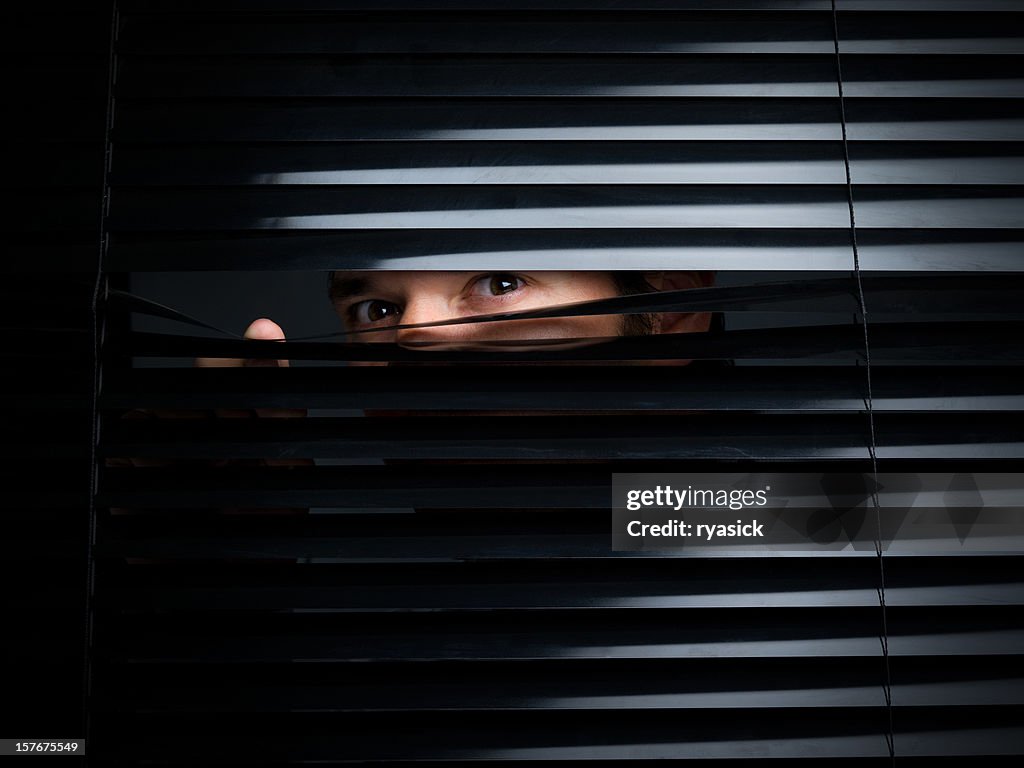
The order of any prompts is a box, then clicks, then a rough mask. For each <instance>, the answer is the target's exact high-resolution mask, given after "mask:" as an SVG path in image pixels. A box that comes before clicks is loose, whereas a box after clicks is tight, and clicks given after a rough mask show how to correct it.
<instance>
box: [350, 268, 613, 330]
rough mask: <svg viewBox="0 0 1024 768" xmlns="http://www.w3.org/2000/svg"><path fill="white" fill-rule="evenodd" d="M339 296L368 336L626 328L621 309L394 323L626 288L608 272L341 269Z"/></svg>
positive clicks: (353, 326) (586, 297)
mask: <svg viewBox="0 0 1024 768" xmlns="http://www.w3.org/2000/svg"><path fill="white" fill-rule="evenodd" d="M331 295H332V301H333V303H334V308H335V311H336V312H337V313H338V316H339V317H340V318H341V322H342V325H343V326H344V327H345V329H346V330H348V331H364V330H368V329H375V328H380V329H384V330H381V331H379V332H374V333H367V334H365V335H363V336H361V337H360V340H362V341H386V342H395V343H399V344H405V343H410V342H427V341H497V340H516V339H552V338H585V337H608V336H618V335H620V333H621V329H622V320H621V318H620V317H618V316H616V315H593V316H586V317H558V318H547V319H534V320H502V321H497V322H488V323H465V324H461V325H448V326H441V327H434V328H404V329H401V330H397V331H393V330H387V329H388V328H390V327H391V326H395V325H398V324H399V323H401V324H402V325H410V324H419V323H435V322H440V321H444V320H455V319H459V318H464V317H469V316H471V315H489V314H494V313H499V312H514V311H519V310H526V309H539V308H542V307H550V306H553V305H557V304H570V303H573V302H580V301H591V300H595V299H603V298H610V297H612V296H617V295H618V289H617V287H616V284H615V281H614V280H613V279H612V276H611V274H610V273H608V272H425V271H424V272H411V271H410V272H386V271H376V272H337V273H335V275H334V281H333V284H332V290H331Z"/></svg>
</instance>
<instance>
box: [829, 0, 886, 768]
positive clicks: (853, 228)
mask: <svg viewBox="0 0 1024 768" xmlns="http://www.w3.org/2000/svg"><path fill="white" fill-rule="evenodd" d="M832 43H833V46H834V49H835V58H836V85H837V86H838V89H839V123H840V127H841V129H842V138H843V166H844V168H845V170H846V204H847V207H848V208H849V211H850V242H851V245H852V247H853V274H854V279H855V280H856V283H857V304H858V307H859V310H860V316H861V326H862V327H863V329H864V367H865V371H866V377H865V378H866V384H867V393H866V394H867V399H866V400H865V409H866V410H867V415H868V434H869V441H868V454H869V455H870V457H871V475H872V484H873V487H872V488H871V500H872V503H873V505H874V508H875V555H876V557H877V558H878V605H879V607H880V608H881V612H882V635H881V637H880V638H879V640H880V641H881V646H882V659H883V663H884V665H885V682H884V685H883V693H884V695H885V707H886V712H887V714H888V719H889V733H888V734H886V737H885V743H886V746H887V747H888V749H889V759H890V760H891V761H892V764H893V765H895V764H896V744H895V739H896V734H895V729H894V727H893V712H892V669H891V665H890V663H889V627H888V622H887V620H886V613H887V611H886V606H885V558H884V557H883V556H882V541H881V538H882V512H881V509H880V505H879V502H878V453H877V450H876V441H875V415H874V410H873V407H872V391H871V346H870V344H869V343H868V310H867V302H866V301H865V300H864V286H863V283H862V282H861V273H860V252H859V251H858V249H857V218H856V215H855V212H854V205H853V175H852V173H851V172H850V146H849V142H848V140H847V133H846V100H845V97H844V95H843V68H842V63H841V61H840V55H839V15H838V12H837V10H836V0H832Z"/></svg>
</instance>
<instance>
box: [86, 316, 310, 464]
mask: <svg viewBox="0 0 1024 768" xmlns="http://www.w3.org/2000/svg"><path fill="white" fill-rule="evenodd" d="M245 338H246V339H259V340H263V341H284V338H285V335H284V331H283V330H282V329H281V326H279V325H278V324H277V323H275V322H274V321H273V320H269V319H267V318H265V317H263V318H260V319H258V320H254V321H253V322H252V323H250V324H249V327H248V328H246V329H245ZM193 365H194V366H195V367H197V368H262V367H269V368H287V367H288V365H289V364H288V361H287V360H262V359H259V360H257V359H253V360H250V359H245V358H214V357H197V358H196V359H195V361H194V363H193ZM210 413H211V412H210V411H200V410H174V409H137V410H134V411H129V412H128V413H126V414H124V416H123V417H122V418H125V419H204V418H209V416H210ZM213 414H214V415H215V416H216V417H218V418H225V419H240V418H241V419H244V418H253V417H258V418H301V417H304V416H306V411H305V409H302V408H248V409H237V408H218V409H216V410H214V411H213ZM106 463H107V466H108V467H158V466H171V465H173V464H175V462H174V461H173V460H168V459H140V458H115V459H108V460H107V462H106ZM254 463H255V464H257V465H262V466H272V467H295V466H311V465H313V460H312V459H258V460H233V459H220V460H217V461H213V462H211V465H212V466H226V465H233V466H236V465H252V464H254Z"/></svg>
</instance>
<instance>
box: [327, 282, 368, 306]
mask: <svg viewBox="0 0 1024 768" xmlns="http://www.w3.org/2000/svg"><path fill="white" fill-rule="evenodd" d="M371 287H372V282H371V281H370V280H367V279H366V278H365V277H342V278H338V279H335V280H334V281H333V282H331V292H330V293H331V301H340V300H341V299H347V298H350V297H352V296H362V295H364V294H366V293H368V292H369V291H370V288H371Z"/></svg>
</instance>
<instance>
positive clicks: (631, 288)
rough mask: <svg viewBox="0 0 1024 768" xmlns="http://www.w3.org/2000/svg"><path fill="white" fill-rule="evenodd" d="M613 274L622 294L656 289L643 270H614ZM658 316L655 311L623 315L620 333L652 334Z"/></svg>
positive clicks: (628, 334) (633, 334) (627, 294)
mask: <svg viewBox="0 0 1024 768" xmlns="http://www.w3.org/2000/svg"><path fill="white" fill-rule="evenodd" d="M611 276H612V280H614V281H615V287H616V289H618V291H619V295H620V296H635V295H637V294H639V293H651V292H652V291H654V287H653V286H652V285H651V284H650V283H649V282H647V278H646V277H645V276H644V273H643V272H612V273H611ZM657 317H658V316H657V315H656V314H654V313H653V312H644V313H641V314H636V315H623V316H622V327H621V329H620V333H621V334H622V335H623V336H650V335H651V334H652V333H654V328H655V325H656V324H657Z"/></svg>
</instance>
